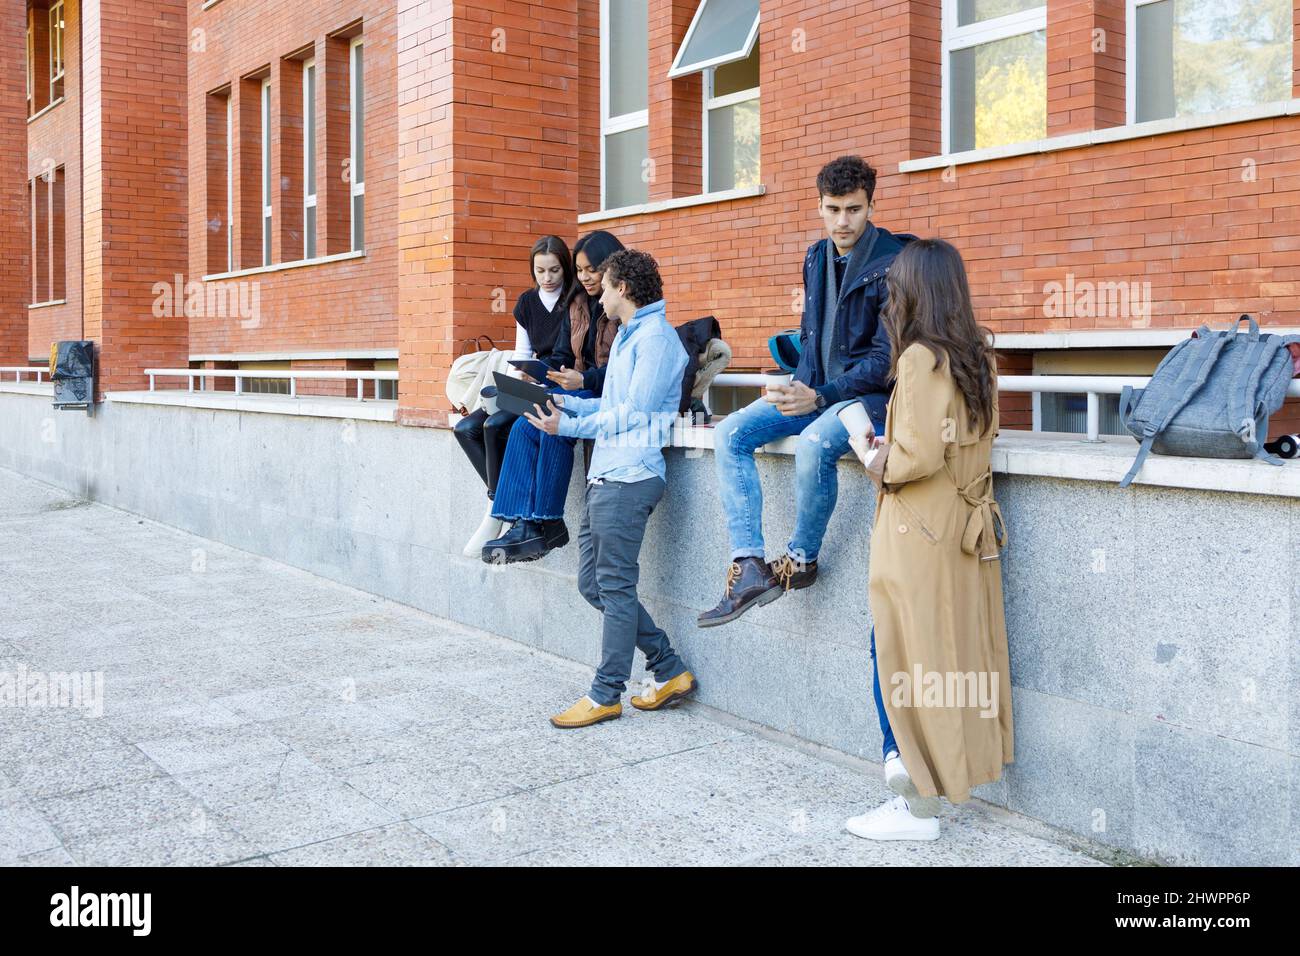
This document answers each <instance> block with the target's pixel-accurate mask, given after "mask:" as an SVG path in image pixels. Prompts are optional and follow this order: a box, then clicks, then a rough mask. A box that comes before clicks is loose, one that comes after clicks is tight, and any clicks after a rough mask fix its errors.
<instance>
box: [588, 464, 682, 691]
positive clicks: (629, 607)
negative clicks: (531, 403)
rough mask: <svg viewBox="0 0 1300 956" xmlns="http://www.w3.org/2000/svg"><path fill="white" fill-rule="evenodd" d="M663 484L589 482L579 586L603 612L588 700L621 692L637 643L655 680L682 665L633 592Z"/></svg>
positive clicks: (648, 481)
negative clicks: (647, 528) (597, 660)
mask: <svg viewBox="0 0 1300 956" xmlns="http://www.w3.org/2000/svg"><path fill="white" fill-rule="evenodd" d="M664 487H665V484H664V480H663V479H662V478H647V479H645V480H644V481H631V482H623V481H606V482H603V483H600V484H595V483H592V484H588V485H587V501H586V505H585V507H584V508H583V512H582V527H581V528H580V529H579V531H578V590H579V591H581V592H582V596H583V597H584V598H586V599H587V603H588V604H590V605H591V606H592V607H594V608H595V609H596V610H597V611H600V612H601V614H602V616H603V629H602V633H601V652H600V667H599V668H597V670H596V678H595V680H593V681H592V683H591V699H592V700H594V701H595V702H596V703H598V704H602V705H604V706H609V705H610V704H613V703H615V702H617V701H618V700H619V699H620V698H621V697H622V696H623V691H624V689H625V688H626V687H627V682H628V679H629V678H630V677H631V676H632V656H633V653H634V652H635V651H636V649H637V648H640V649H641V652H642V653H644V654H645V658H646V667H647V668H648V669H649V670H651V671H652V672H653V673H654V675H655V680H658V681H666V680H672V679H673V678H674V677H676V676H677V675H678V674H681V673H682V672H683V671H685V670H686V665H685V664H683V663H682V659H681V658H680V657H678V656H677V652H676V651H674V650H673V648H672V645H671V644H670V643H669V642H668V635H667V634H665V633H664V632H663V631H662V630H660V629H659V628H658V627H656V626H655V622H654V620H653V619H652V618H651V617H650V613H649V612H648V611H647V610H646V609H645V607H643V606H642V604H641V602H640V601H639V600H638V599H637V596H636V585H637V579H638V578H639V577H640V574H641V567H640V565H639V564H638V560H639V558H640V556H641V541H642V539H643V538H644V537H645V525H646V521H647V520H648V519H649V518H650V513H651V512H652V511H654V509H655V505H657V504H658V503H659V499H660V498H662V497H663V495H664Z"/></svg>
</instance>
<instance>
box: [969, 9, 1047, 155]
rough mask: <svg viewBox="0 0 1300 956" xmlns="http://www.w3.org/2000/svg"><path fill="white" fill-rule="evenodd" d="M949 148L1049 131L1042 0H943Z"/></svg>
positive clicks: (1013, 140)
mask: <svg viewBox="0 0 1300 956" xmlns="http://www.w3.org/2000/svg"><path fill="white" fill-rule="evenodd" d="M943 61H944V68H943V150H944V152H945V153H956V152H962V151H963V150H968V149H983V148H985V147H988V146H1002V145H1005V144H1007V143H1020V142H1026V141H1028V140H1035V139H1042V138H1043V137H1045V136H1046V135H1047V6H1046V5H1045V4H1044V2H1043V0H944V5H943Z"/></svg>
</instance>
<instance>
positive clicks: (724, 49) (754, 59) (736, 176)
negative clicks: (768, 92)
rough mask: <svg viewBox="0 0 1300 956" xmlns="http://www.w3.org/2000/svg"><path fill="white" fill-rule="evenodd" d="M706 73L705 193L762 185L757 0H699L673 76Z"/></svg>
mask: <svg viewBox="0 0 1300 956" xmlns="http://www.w3.org/2000/svg"><path fill="white" fill-rule="evenodd" d="M696 72H703V73H704V84H703V86H704V124H703V127H704V130H703V132H704V144H703V157H704V162H703V166H704V191H705V192H706V193H708V192H718V191H720V190H724V189H735V188H737V187H741V186H757V185H758V183H759V167H758V158H759V150H758V145H759V121H758V118H759V111H758V0H701V3H700V5H699V7H698V8H696V10H695V16H694V17H693V18H692V19H691V25H690V26H689V27H688V28H687V30H686V36H684V37H683V38H682V45H681V46H680V47H679V48H678V50H677V55H676V57H674V58H673V65H672V69H670V70H669V71H668V76H669V78H670V79H675V78H677V77H681V76H686V75H688V74H691V73H696Z"/></svg>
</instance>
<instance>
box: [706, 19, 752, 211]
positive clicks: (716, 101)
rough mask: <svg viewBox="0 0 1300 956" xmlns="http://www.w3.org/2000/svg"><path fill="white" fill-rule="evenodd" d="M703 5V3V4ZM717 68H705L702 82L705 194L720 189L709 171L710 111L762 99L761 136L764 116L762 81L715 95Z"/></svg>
mask: <svg viewBox="0 0 1300 956" xmlns="http://www.w3.org/2000/svg"><path fill="white" fill-rule="evenodd" d="M701 6H703V4H701ZM750 49H751V52H752V49H753V48H752V47H751V48H750ZM746 55H748V54H746ZM730 62H738V61H730ZM722 65H724V66H725V65H726V64H722ZM716 69H717V67H712V66H711V67H707V68H706V69H705V70H704V76H703V82H702V83H701V84H700V85H701V86H702V87H703V91H704V93H703V107H702V109H703V112H702V114H701V122H700V139H701V140H702V143H701V146H700V157H701V175H700V180H701V182H700V186H701V190H702V192H703V193H704V194H705V195H707V194H709V193H712V192H718V191H719V190H717V189H715V188H714V186H713V182H712V181H711V179H710V172H709V170H710V166H709V113H710V111H712V110H717V109H723V108H725V107H728V106H735V105H736V104H737V103H748V102H749V101H750V100H760V110H759V116H760V123H759V135H760V137H761V136H762V122H761V116H762V107H761V98H762V92H763V85H762V83H759V85H758V86H753V87H750V88H749V89H747V90H737V91H736V92H734V93H727V94H725V95H723V96H714V95H713V78H714V72H715V71H716ZM760 172H761V167H760Z"/></svg>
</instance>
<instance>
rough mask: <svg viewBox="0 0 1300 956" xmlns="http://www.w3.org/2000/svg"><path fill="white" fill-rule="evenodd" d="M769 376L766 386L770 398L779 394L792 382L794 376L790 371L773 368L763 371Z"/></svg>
mask: <svg viewBox="0 0 1300 956" xmlns="http://www.w3.org/2000/svg"><path fill="white" fill-rule="evenodd" d="M763 374H764V375H765V376H766V377H767V382H766V384H765V386H764V387H765V388H766V391H767V395H768V397H769V398H771V397H773V396H775V395H777V394H778V393H779V392H780V391H781V390H782V389H784V388H785V387H786V386H788V385H789V384H790V382H791V381H792V380H793V378H794V376H793V375H791V374H790V373H789V372H785V371H778V370H772V371H768V372H764V373H763Z"/></svg>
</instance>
